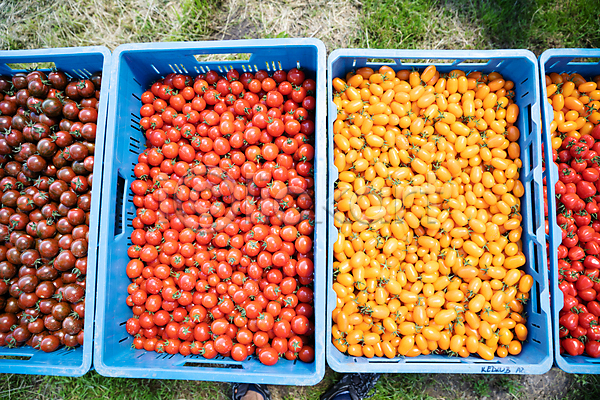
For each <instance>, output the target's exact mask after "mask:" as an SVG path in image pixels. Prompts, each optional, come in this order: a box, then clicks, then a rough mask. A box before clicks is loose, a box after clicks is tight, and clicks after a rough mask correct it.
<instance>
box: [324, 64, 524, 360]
mask: <svg viewBox="0 0 600 400" xmlns="http://www.w3.org/2000/svg"><path fill="white" fill-rule="evenodd" d="M332 84H333V88H334V89H335V92H334V93H333V102H334V104H335V105H336V106H337V115H336V121H335V122H334V124H333V134H334V136H333V141H334V143H335V148H334V153H333V154H334V164H335V166H336V167H337V169H338V171H339V179H338V181H337V183H336V189H335V191H334V200H335V208H336V212H335V215H334V225H335V227H336V228H337V229H338V237H337V240H336V241H335V243H334V245H333V254H334V257H335V261H334V263H333V268H334V283H333V290H334V291H335V293H336V295H337V299H336V308H335V309H334V310H333V312H332V320H333V325H332V342H333V345H334V346H335V347H336V348H337V349H338V350H339V351H340V352H342V353H346V354H349V355H351V356H354V357H367V358H372V357H387V358H394V357H397V356H406V357H417V356H419V355H421V354H423V355H428V354H445V355H453V356H460V357H469V356H470V355H478V356H479V357H481V358H483V359H485V360H492V359H494V357H496V356H498V357H501V358H503V357H507V356H508V355H513V356H514V355H518V354H519V353H520V352H521V350H522V345H521V342H523V341H525V340H526V339H527V334H528V332H527V327H526V325H525V324H526V322H527V320H526V317H525V316H524V313H523V311H524V304H525V303H526V302H527V300H528V299H529V292H530V290H531V288H532V286H533V283H534V280H533V277H532V276H531V275H529V274H527V273H525V271H524V270H523V267H524V266H525V263H526V258H525V254H524V252H523V245H522V242H521V234H522V231H523V229H522V220H523V217H522V215H521V213H520V210H521V202H520V198H521V197H522V196H523V194H524V190H525V189H524V187H523V184H522V183H521V180H520V169H521V167H522V162H521V159H520V155H521V149H520V147H519V143H518V140H519V138H520V135H521V133H520V131H519V128H518V127H517V124H516V123H517V118H518V116H519V106H518V105H517V104H516V103H515V102H514V98H515V91H514V90H513V89H514V88H515V84H514V82H512V81H510V80H505V78H504V77H503V76H502V75H501V74H500V73H498V72H491V73H489V74H484V73H482V72H478V71H472V72H470V73H468V74H466V73H465V72H464V71H461V70H453V71H450V72H449V73H448V74H444V73H440V72H439V71H437V70H436V67H435V66H434V65H430V66H428V67H427V68H425V69H424V70H423V71H416V70H413V71H409V70H399V71H395V70H394V69H392V68H390V67H389V66H382V67H381V68H379V70H378V71H375V70H373V69H371V68H369V67H363V68H359V69H358V70H356V72H354V71H352V72H349V73H348V74H347V75H346V76H345V77H339V78H335V79H333V82H332Z"/></svg>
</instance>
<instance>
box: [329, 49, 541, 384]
mask: <svg viewBox="0 0 600 400" xmlns="http://www.w3.org/2000/svg"><path fill="white" fill-rule="evenodd" d="M430 60H431V61H430ZM536 61H537V60H536V59H535V56H534V55H533V53H531V52H529V51H526V50H493V51H454V50H360V49H356V50H348V49H340V50H336V51H334V52H332V53H331V54H330V55H329V60H328V74H329V75H328V79H327V84H328V86H327V88H328V93H329V97H328V101H329V103H328V111H329V113H328V129H329V131H330V132H332V131H333V122H334V120H335V116H336V113H337V110H336V106H335V104H334V103H333V100H332V93H333V90H332V83H331V82H332V80H333V78H336V77H344V76H345V75H346V74H347V73H348V72H350V71H352V70H356V69H358V68H361V67H364V66H369V67H371V68H373V69H378V68H379V67H380V66H382V65H389V66H390V67H392V68H393V69H394V70H401V69H409V70H410V69H413V68H414V69H421V70H422V69H424V68H425V67H426V66H427V65H430V64H431V63H433V64H434V65H435V66H436V68H437V70H438V71H440V72H449V71H451V70H454V69H460V70H463V71H465V72H468V71H482V72H485V73H490V72H492V71H496V72H499V73H501V74H502V75H503V76H504V77H505V78H506V79H510V80H512V81H514V83H515V89H514V90H515V93H516V97H517V99H516V103H517V105H518V106H519V108H520V116H519V119H518V121H517V126H518V128H519V130H520V131H521V138H520V139H519V145H520V146H521V159H522V161H523V168H522V170H521V181H522V182H523V186H524V187H525V195H524V196H523V198H522V199H521V205H522V210H521V213H522V215H523V221H524V224H523V252H524V253H525V255H526V257H527V260H528V262H527V264H526V265H525V271H526V272H527V273H528V274H530V275H531V276H533V278H534V285H533V288H532V291H531V299H530V301H529V302H528V303H527V305H526V311H527V329H528V330H529V339H528V342H526V343H524V345H523V351H522V352H521V354H519V355H518V356H508V357H506V358H504V359H501V358H499V357H496V358H495V359H494V360H493V361H486V360H483V359H481V358H479V357H476V356H471V357H468V358H465V359H461V358H456V357H452V358H451V357H447V356H440V355H427V356H418V357H414V358H411V357H399V358H395V359H387V358H377V357H375V358H372V359H367V358H364V357H352V356H347V355H344V354H343V353H341V352H340V351H339V350H337V349H336V348H335V347H334V346H333V344H332V343H331V325H332V321H331V313H332V311H333V310H334V309H335V305H336V294H335V292H334V291H333V290H329V288H331V286H332V283H333V273H332V272H333V271H332V269H331V267H330V268H329V269H328V276H327V287H328V297H327V315H326V318H327V338H326V341H327V363H328V364H329V366H330V367H331V368H332V369H334V370H335V371H338V372H382V373H399V372H400V373H407V372H408V373H413V372H421V373H422V372H426V373H501V374H543V373H545V372H547V371H548V370H549V369H550V367H551V366H552V352H551V346H552V339H551V336H550V332H551V331H550V304H549V299H548V294H549V288H548V273H547V268H546V249H545V247H546V246H545V234H544V209H543V185H542V156H541V151H540V149H541V135H540V129H541V127H540V110H539V90H538V81H539V78H538V67H537V62H536ZM327 146H328V152H327V155H328V161H329V165H330V169H329V184H328V190H329V193H328V207H329V210H330V211H329V212H328V213H327V215H328V218H329V220H328V223H327V225H328V227H329V241H330V244H329V245H328V249H331V248H332V244H333V242H334V241H335V240H336V239H337V234H338V232H337V229H336V228H335V226H334V224H333V211H334V206H333V189H332V188H333V187H334V184H335V181H336V180H337V178H338V171H337V168H335V166H334V164H333V146H334V145H333V135H331V134H330V135H329V136H328V142H327ZM327 257H328V258H327V264H328V265H330V266H331V265H333V253H332V252H331V251H330V252H329V253H328V255H327Z"/></svg>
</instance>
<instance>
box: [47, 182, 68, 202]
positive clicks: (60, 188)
mask: <svg viewBox="0 0 600 400" xmlns="http://www.w3.org/2000/svg"><path fill="white" fill-rule="evenodd" d="M67 190H69V184H68V183H67V182H65V181H63V180H56V181H54V182H53V183H52V184H51V185H50V187H49V189H48V193H49V194H50V198H51V199H52V200H54V201H58V200H60V198H61V196H62V194H63V193H64V192H66V191H67Z"/></svg>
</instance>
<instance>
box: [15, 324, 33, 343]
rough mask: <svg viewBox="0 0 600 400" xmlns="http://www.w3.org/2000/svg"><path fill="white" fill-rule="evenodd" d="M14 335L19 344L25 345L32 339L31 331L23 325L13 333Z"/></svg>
mask: <svg viewBox="0 0 600 400" xmlns="http://www.w3.org/2000/svg"><path fill="white" fill-rule="evenodd" d="M12 335H13V337H14V338H15V340H16V341H17V342H19V343H25V342H26V341H28V340H29V338H31V332H30V331H29V329H27V327H26V326H23V325H21V326H18V327H16V328H15V330H14V331H13V332H12Z"/></svg>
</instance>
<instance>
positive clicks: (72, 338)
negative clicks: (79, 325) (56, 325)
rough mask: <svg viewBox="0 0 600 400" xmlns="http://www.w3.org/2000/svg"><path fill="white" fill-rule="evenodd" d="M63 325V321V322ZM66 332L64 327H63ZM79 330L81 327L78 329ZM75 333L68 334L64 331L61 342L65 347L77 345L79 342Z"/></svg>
mask: <svg viewBox="0 0 600 400" xmlns="http://www.w3.org/2000/svg"><path fill="white" fill-rule="evenodd" d="M63 325H64V322H63ZM63 329H64V330H65V332H66V329H65V328H63ZM79 331H81V329H80V330H79ZM77 336H78V334H77V335H69V334H68V333H65V337H64V338H63V341H62V343H63V344H64V345H65V346H66V347H77V346H79V342H78V341H77Z"/></svg>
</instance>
